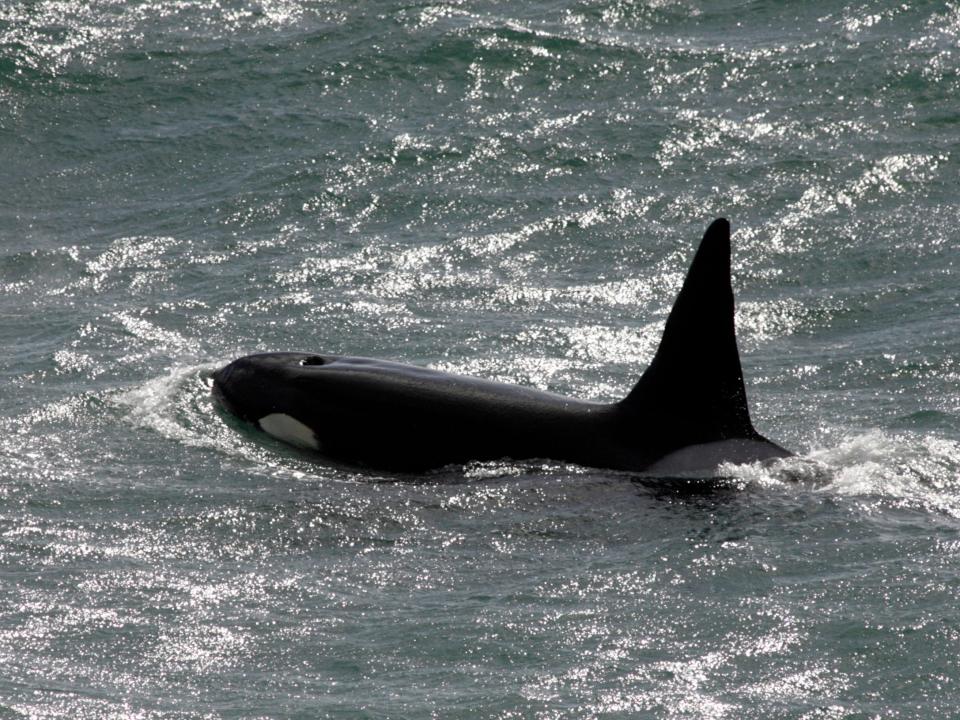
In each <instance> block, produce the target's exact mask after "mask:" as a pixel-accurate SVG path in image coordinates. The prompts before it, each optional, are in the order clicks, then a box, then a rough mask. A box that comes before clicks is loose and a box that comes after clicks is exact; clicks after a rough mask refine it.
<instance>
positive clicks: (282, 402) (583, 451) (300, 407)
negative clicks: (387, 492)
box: [214, 353, 662, 471]
mask: <svg viewBox="0 0 960 720" xmlns="http://www.w3.org/2000/svg"><path fill="white" fill-rule="evenodd" d="M305 362H306V363H307V364H304V363H305ZM320 363H322V364H320ZM214 392H215V393H216V395H217V397H218V399H219V400H220V402H221V403H222V404H223V405H224V406H225V407H226V408H227V409H228V410H230V411H231V412H233V413H234V414H235V415H237V416H239V417H241V418H243V419H245V420H248V421H250V422H256V421H257V420H259V419H260V418H262V417H264V416H266V415H270V414H271V413H285V414H288V415H291V416H292V417H295V418H296V419H297V420H299V421H300V422H302V423H303V424H305V425H307V426H309V427H311V428H312V429H313V430H314V433H315V435H316V436H317V438H318V440H319V442H320V443H321V445H322V451H323V453H324V454H326V455H329V456H331V457H333V458H338V459H342V460H346V461H349V462H354V463H358V464H363V465H368V466H371V467H377V468H385V469H392V470H401V471H404V470H406V471H411V470H422V469H428V468H436V467H441V466H443V465H448V464H451V463H463V462H468V461H471V460H495V459H499V458H504V457H510V458H515V459H521V458H553V459H556V460H564V461H568V462H574V463H578V464H581V465H592V466H601V467H615V468H623V469H633V468H638V467H642V466H645V465H648V464H649V463H650V462H652V461H654V460H656V459H657V457H659V455H660V454H662V453H660V452H659V450H652V449H651V448H649V447H645V446H644V444H642V443H637V442H636V441H635V440H636V438H635V437H633V433H631V432H627V428H632V427H633V426H634V422H633V421H632V420H633V418H631V417H630V416H631V411H630V409H629V408H627V407H623V406H622V405H621V404H619V403H617V404H603V403H593V402H585V401H582V400H575V399H573V398H567V397H563V396H560V395H554V394H551V393H545V392H541V391H539V390H535V389H533V388H528V387H521V386H517V385H506V384H503V383H496V382H491V381H489V380H481V379H479V378H472V377H465V376H462V375H451V374H448V373H442V372H437V371H435V370H428V369H425V368H421V367H416V366H413V365H403V364H400V363H393V362H387V361H384V360H372V359H368V358H357V357H337V356H331V355H323V356H318V355H311V354H307V353H271V354H263V355H251V356H248V357H244V358H240V359H239V360H236V361H234V362H232V363H231V364H230V365H227V366H226V367H225V368H223V369H222V370H220V371H218V372H217V373H216V374H215V375H214Z"/></svg>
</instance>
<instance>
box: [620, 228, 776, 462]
mask: <svg viewBox="0 0 960 720" xmlns="http://www.w3.org/2000/svg"><path fill="white" fill-rule="evenodd" d="M620 406H621V407H622V408H623V409H624V410H626V411H628V412H630V413H631V414H634V415H635V416H636V417H637V418H638V419H639V420H640V422H641V423H642V425H643V426H644V427H645V429H646V431H647V432H650V431H653V432H654V433H655V434H657V435H661V436H662V437H663V438H668V437H669V438H670V439H671V443H670V444H676V445H678V446H682V445H692V444H697V443H706V442H714V441H717V440H728V439H731V438H751V439H758V438H760V435H758V434H757V432H756V430H754V429H753V425H752V424H751V422H750V411H749V410H748V408H747V394H746V391H745V390H744V387H743V371H742V370H741V368H740V354H739V352H738V351H737V337H736V331H735V329H734V323H733V288H732V287H731V285H730V223H728V222H727V221H726V220H725V219H723V218H720V219H719V220H715V221H714V222H713V223H711V225H710V227H709V228H707V232H706V233H705V234H704V236H703V240H702V241H701V242H700V248H699V249H698V250H697V254H696V255H695V256H694V258H693V263H692V264H691V265H690V270H689V271H688V272H687V278H686V280H684V283H683V288H682V289H681V290H680V294H679V295H678V296H677V299H676V301H675V302H674V304H673V309H672V310H671V311H670V316H669V317H668V318H667V324H666V327H665V328H664V331H663V337H662V338H661V339H660V347H659V348H658V349H657V354H656V355H655V356H654V358H653V361H652V362H651V363H650V366H649V367H648V368H647V370H646V372H644V374H643V376H642V377H641V378H640V381H639V382H638V383H637V384H636V386H635V387H634V388H633V390H632V391H631V392H630V394H629V395H627V397H626V398H625V399H624V400H622V401H621V402H620Z"/></svg>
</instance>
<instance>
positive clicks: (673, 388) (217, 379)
mask: <svg viewBox="0 0 960 720" xmlns="http://www.w3.org/2000/svg"><path fill="white" fill-rule="evenodd" d="M213 380H214V382H213V391H214V395H215V396H216V397H217V399H218V400H219V401H220V403H221V404H222V405H223V406H224V407H225V408H226V409H227V410H228V411H230V412H232V413H233V414H234V415H237V416H238V417H240V418H242V419H244V420H247V421H249V422H253V423H255V424H256V425H257V426H258V427H260V428H261V429H262V430H264V431H266V432H267V433H269V434H271V435H273V436H275V437H278V438H280V439H282V440H285V441H287V442H290V443H292V444H294V445H299V446H302V447H307V448H312V449H314V450H317V451H319V452H321V453H322V454H324V455H326V456H329V457H330V458H334V459H337V460H342V461H347V462H351V463H356V464H360V465H365V466H368V467H373V468H379V469H384V470H393V471H418V470H426V469H431V468H437V467H441V466H444V465H449V464H452V463H464V462H469V461H473V460H496V459H500V458H513V459H516V460H520V459H527V458H548V459H553V460H561V461H565V462H571V463H577V464H580V465H588V466H592V467H602V468H613V469H618V470H636V471H652V472H667V473H673V472H685V471H703V470H711V469H713V468H715V467H716V466H717V465H719V464H720V463H722V462H738V463H739V462H751V461H755V460H763V459H767V458H772V457H783V456H786V455H789V454H790V453H789V452H787V451H786V450H784V449H783V448H781V447H780V446H779V445H776V444H775V443H772V442H770V441H768V440H766V439H765V438H764V437H762V436H761V435H760V434H759V433H757V432H756V430H754V429H753V425H752V424H751V422H750V414H749V411H748V408H747V398H746V392H745V390H744V387H743V373H742V371H741V369H740V357H739V354H738V351H737V341H736V335H735V331H734V323H733V291H732V289H731V287H730V226H729V224H728V223H727V221H726V220H722V219H721V220H717V221H715V222H714V223H713V224H712V225H711V226H710V227H709V228H708V229H707V232H706V234H705V235H704V238H703V241H702V242H701V244H700V249H699V250H698V251H697V254H696V256H695V258H694V260H693V264H692V265H691V267H690V271H689V273H688V274H687V279H686V281H685V282H684V285H683V289H682V290H681V291H680V295H679V296H678V297H677V300H676V302H675V304H674V306H673V310H672V311H671V313H670V317H669V318H668V319H667V324H666V328H665V330H664V333H663V338H662V339H661V341H660V347H659V349H658V350H657V354H656V356H655V357H654V359H653V362H651V363H650V366H649V367H648V368H647V370H646V372H645V373H644V374H643V376H642V377H641V378H640V381H639V382H638V383H637V385H636V387H634V388H633V390H632V391H631V392H630V394H629V395H627V397H626V398H624V399H623V400H621V401H620V402H617V403H613V404H605V403H596V402H586V401H583V400H576V399H573V398H567V397H563V396H560V395H555V394H552V393H546V392H541V391H539V390H535V389H532V388H527V387H520V386H516V385H506V384H502V383H496V382H491V381H488V380H482V379H479V378H472V377H464V376H461V375H451V374H448V373H442V372H437V371H435V370H428V369H425V368H420V367H416V366H412V365H403V364H400V363H393V362H387V361H383V360H372V359H368V358H356V357H338V356H332V355H316V354H306V353H268V354H262V355H249V356H247V357H243V358H240V359H238V360H235V361H234V362H232V363H230V364H229V365H227V366H226V367H224V368H222V369H221V370H218V371H217V372H216V373H214V375H213Z"/></svg>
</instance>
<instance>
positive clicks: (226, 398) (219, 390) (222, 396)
mask: <svg viewBox="0 0 960 720" xmlns="http://www.w3.org/2000/svg"><path fill="white" fill-rule="evenodd" d="M236 365H237V361H236V360H234V361H233V362H232V363H229V364H227V365H224V366H223V367H222V368H220V369H219V370H216V371H214V372H213V374H212V375H211V377H212V378H213V387H212V389H211V390H212V393H213V397H214V399H215V400H216V401H217V402H218V403H220V406H221V407H223V409H224V410H226V411H227V412H230V413H233V414H234V415H237V416H238V417H243V412H242V411H241V409H240V408H239V407H238V406H237V404H236V402H234V400H233V398H232V395H233V393H231V391H230V386H231V383H230V380H231V377H232V376H233V374H234V371H235V370H236Z"/></svg>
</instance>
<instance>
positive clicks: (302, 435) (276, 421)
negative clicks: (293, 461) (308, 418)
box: [259, 413, 320, 450]
mask: <svg viewBox="0 0 960 720" xmlns="http://www.w3.org/2000/svg"><path fill="white" fill-rule="evenodd" d="M259 425H260V428H261V429H262V430H263V431H264V432H265V433H268V434H269V435H272V436H273V437H275V438H276V439H277V440H283V441H284V442H286V443H290V444H291V445H296V446H297V447H302V448H310V449H311V450H319V449H320V442H319V441H318V440H317V436H316V435H314V433H313V430H311V429H310V428H308V427H307V426H306V425H304V424H303V423H302V422H300V421H299V420H297V419H296V418H292V417H290V416H289V415H285V414H284V413H271V414H270V415H266V416H264V417H262V418H260V421H259Z"/></svg>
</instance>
